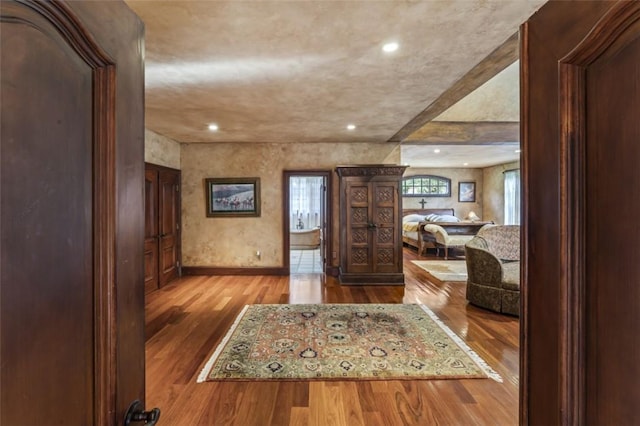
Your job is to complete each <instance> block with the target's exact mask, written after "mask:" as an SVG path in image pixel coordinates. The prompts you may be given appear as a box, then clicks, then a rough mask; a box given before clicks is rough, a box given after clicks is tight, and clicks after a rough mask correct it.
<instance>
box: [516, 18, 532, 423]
mask: <svg viewBox="0 0 640 426" xmlns="http://www.w3.org/2000/svg"><path fill="white" fill-rule="evenodd" d="M529 58H530V55H529V22H528V21H527V22H525V23H524V24H523V25H522V26H521V27H520V117H521V120H520V146H521V148H522V153H523V154H522V158H521V160H520V191H521V192H520V208H521V211H522V217H521V226H522V229H521V232H520V283H521V289H520V392H519V393H520V396H519V406H520V410H519V421H520V422H519V423H520V424H521V425H527V424H529V404H528V400H529V398H530V396H529V374H528V371H529V359H530V355H529V337H528V336H529V333H528V331H529V297H528V294H529V291H528V286H529V283H528V282H527V276H528V275H529V274H528V272H527V270H528V267H529V262H528V259H529V243H528V240H529V237H528V236H529V232H528V229H529V214H528V212H529V207H528V204H529V203H528V200H529V186H530V184H529V181H530V178H529V170H530V169H529V156H528V155H527V154H526V153H527V152H529V149H530V148H529V145H530V141H529V137H528V135H529V120H528V119H527V118H528V117H529V104H530V99H531V92H530V90H529V89H530V86H529V84H527V82H528V81H529V70H530V69H531V64H530V62H529Z"/></svg>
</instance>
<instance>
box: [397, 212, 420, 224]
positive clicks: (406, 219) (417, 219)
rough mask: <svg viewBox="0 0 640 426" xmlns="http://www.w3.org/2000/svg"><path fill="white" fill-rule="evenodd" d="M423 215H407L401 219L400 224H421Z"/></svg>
mask: <svg viewBox="0 0 640 426" xmlns="http://www.w3.org/2000/svg"><path fill="white" fill-rule="evenodd" d="M423 220H424V215H421V214H408V215H406V216H404V217H403V218H402V222H403V223H404V222H422V221H423Z"/></svg>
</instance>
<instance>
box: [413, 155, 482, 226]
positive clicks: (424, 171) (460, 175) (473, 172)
mask: <svg viewBox="0 0 640 426" xmlns="http://www.w3.org/2000/svg"><path fill="white" fill-rule="evenodd" d="M415 175H436V176H442V177H446V178H449V179H451V197H424V200H425V201H426V202H427V203H426V204H425V205H424V208H426V209H437V208H453V209H454V212H455V215H456V216H458V217H459V218H461V219H463V218H465V217H466V216H467V214H469V212H470V211H472V210H473V211H474V212H475V213H476V214H477V215H478V216H480V217H481V218H482V219H484V217H483V205H482V201H483V192H484V189H483V188H484V183H483V176H482V175H483V173H482V169H439V168H437V169H436V168H419V167H410V168H408V169H407V171H406V172H405V173H404V176H405V177H406V176H415ZM459 182H475V183H476V202H475V203H460V202H458V183H459ZM420 200H422V197H403V198H402V208H403V209H421V208H422V206H421V205H420V204H419V201H420Z"/></svg>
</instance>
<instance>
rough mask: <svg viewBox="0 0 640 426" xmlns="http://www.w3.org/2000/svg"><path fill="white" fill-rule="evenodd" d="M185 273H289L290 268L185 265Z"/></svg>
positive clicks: (183, 270) (183, 271)
mask: <svg viewBox="0 0 640 426" xmlns="http://www.w3.org/2000/svg"><path fill="white" fill-rule="evenodd" d="M182 273H183V275H289V268H285V267H281V266H273V267H269V266H266V267H250V268H242V267H218V266H184V267H183V268H182Z"/></svg>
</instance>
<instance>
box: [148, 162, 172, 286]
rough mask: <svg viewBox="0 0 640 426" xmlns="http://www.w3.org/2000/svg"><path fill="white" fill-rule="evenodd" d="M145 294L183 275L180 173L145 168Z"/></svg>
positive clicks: (165, 168) (152, 167) (151, 167)
mask: <svg viewBox="0 0 640 426" xmlns="http://www.w3.org/2000/svg"><path fill="white" fill-rule="evenodd" d="M144 254H145V260H144V263H145V267H144V269H145V293H149V292H151V291H154V290H157V289H158V288H161V287H163V286H164V285H166V284H167V283H169V282H170V281H172V280H174V279H175V278H177V277H178V276H179V272H180V170H176V169H171V168H167V167H162V166H157V165H154V164H146V165H145V239H144Z"/></svg>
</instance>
